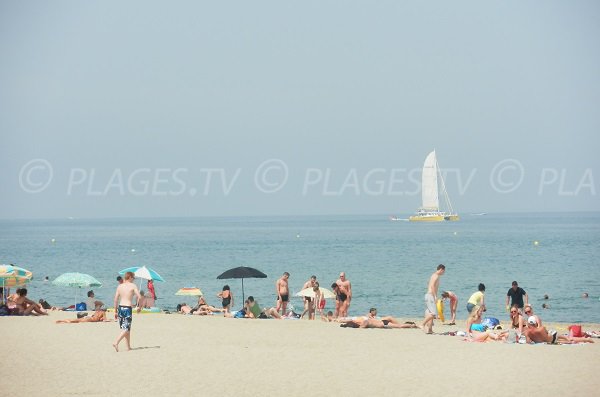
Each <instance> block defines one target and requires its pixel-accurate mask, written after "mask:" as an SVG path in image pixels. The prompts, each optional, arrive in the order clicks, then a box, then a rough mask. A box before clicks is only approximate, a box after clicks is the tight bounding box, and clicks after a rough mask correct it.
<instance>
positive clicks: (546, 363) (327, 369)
mask: <svg viewBox="0 0 600 397" xmlns="http://www.w3.org/2000/svg"><path fill="white" fill-rule="evenodd" d="M74 317H75V315H74V314H73V313H65V312H53V313H51V315H49V316H44V317H3V318H0V324H1V327H2V330H3V335H4V336H3V339H4V343H3V346H4V353H5V354H4V356H5V358H6V360H7V362H6V365H8V366H9V367H10V368H11V371H10V372H11V373H13V374H15V378H14V379H13V381H7V380H6V379H5V380H4V381H2V382H1V384H0V395H2V396H13V395H17V394H19V395H24V396H65V395H90V396H94V395H97V396H108V395H111V396H121V395H142V394H143V395H146V396H159V395H160V396H161V395H184V393H185V394H188V393H194V394H196V395H199V396H216V395H221V396H276V395H284V396H306V395H311V396H325V395H344V396H359V395H361V396H377V395H384V394H386V395H407V396H425V395H436V394H447V395H462V396H477V395H481V394H482V393H483V394H485V395H486V396H496V395H497V396H501V395H503V396H506V395H509V394H511V393H513V392H514V391H515V390H516V389H518V390H519V394H525V395H526V394H529V393H536V394H537V395H539V394H547V395H592V394H594V393H595V392H596V391H597V390H598V388H600V377H598V376H595V375H596V372H597V366H598V364H600V343H595V344H582V345H564V346H550V345H518V344H504V343H497V342H492V343H469V342H464V341H463V340H462V339H463V338H460V337H454V336H446V335H425V334H423V332H422V331H421V330H418V329H400V330H391V329H347V328H340V327H339V324H337V323H325V322H321V321H306V320H296V321H294V320H247V319H227V318H223V317H221V316H209V317H200V316H183V315H179V314H170V315H169V314H140V315H135V316H134V322H133V328H132V348H133V350H132V351H129V352H119V353H116V352H115V351H114V349H113V347H112V346H111V343H112V341H113V340H114V338H115V337H116V335H117V334H118V332H119V329H118V326H117V324H116V323H115V322H107V323H83V324H55V320H57V319H62V318H74ZM405 320H413V321H419V320H420V319H405ZM566 326H567V325H566V324H549V327H550V328H552V327H554V328H556V329H558V330H559V331H560V332H566V331H565V330H566ZM463 328H464V322H459V323H458V324H457V326H443V325H439V324H436V326H435V327H434V331H435V332H437V333H443V332H446V331H452V330H462V329H463ZM584 330H600V325H598V324H584ZM598 341H599V342H600V340H598ZM121 346H122V348H124V345H123V344H122V345H121Z"/></svg>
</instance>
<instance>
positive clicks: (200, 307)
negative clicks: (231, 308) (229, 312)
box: [192, 296, 225, 315]
mask: <svg viewBox="0 0 600 397" xmlns="http://www.w3.org/2000/svg"><path fill="white" fill-rule="evenodd" d="M199 312H203V313H204V314H212V313H215V312H219V313H223V312H225V309H219V308H217V307H214V306H211V305H209V304H208V303H206V300H205V299H204V297H203V296H200V297H199V298H198V304H197V305H196V306H195V307H194V308H193V309H192V314H199V315H201V313H199Z"/></svg>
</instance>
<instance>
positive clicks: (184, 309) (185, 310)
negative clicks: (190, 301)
mask: <svg viewBox="0 0 600 397" xmlns="http://www.w3.org/2000/svg"><path fill="white" fill-rule="evenodd" d="M177 313H181V314H191V313H192V308H191V307H189V306H188V305H187V303H180V304H178V305H177Z"/></svg>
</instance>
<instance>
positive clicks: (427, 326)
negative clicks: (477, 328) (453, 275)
mask: <svg viewBox="0 0 600 397" xmlns="http://www.w3.org/2000/svg"><path fill="white" fill-rule="evenodd" d="M445 271H446V266H444V265H438V267H437V270H436V271H435V273H433V274H432V275H431V277H430V278H429V284H428V285H427V293H426V294H425V306H426V309H425V320H424V321H423V324H422V325H421V328H423V331H425V333H426V334H433V319H434V318H435V317H436V316H437V306H436V304H435V302H437V292H438V287H439V285H440V276H441V275H442V274H444V272H445Z"/></svg>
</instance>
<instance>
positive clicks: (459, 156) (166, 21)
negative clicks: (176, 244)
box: [0, 1, 600, 218]
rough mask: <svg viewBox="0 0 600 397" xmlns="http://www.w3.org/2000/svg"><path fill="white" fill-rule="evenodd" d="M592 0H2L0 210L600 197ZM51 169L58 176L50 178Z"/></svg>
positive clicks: (352, 205)
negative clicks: (429, 172)
mask: <svg viewBox="0 0 600 397" xmlns="http://www.w3.org/2000/svg"><path fill="white" fill-rule="evenodd" d="M598 20H600V3H599V2H597V1H543V2H539V1H497V2H490V1H486V2H482V1H427V2H422V1H412V2H400V1H377V2H366V1H363V2H354V1H335V2H334V1H329V2H328V1H315V2H310V1H302V2H282V1H274V2H248V1H241V2H196V1H193V2H175V3H173V2H153V1H139V2H132V1H129V2H110V1H85V2H83V1H82V2H61V1H53V2H2V3H0V54H1V60H0V169H1V170H2V171H1V174H0V195H1V197H2V201H1V202H2V206H0V218H55V217H59V218H60V217H68V216H72V217H112V216H136V217H137V216H204V215H232V216H234V215H235V216H239V215H288V214H291V215H295V214H300V215H303V214H409V213H412V212H414V211H415V210H416V208H417V207H418V206H419V205H420V200H421V199H420V193H419V184H418V183H417V182H415V180H417V181H418V180H419V178H420V167H421V166H422V163H423V161H424V159H425V157H426V156H427V154H428V153H429V152H430V151H431V150H433V149H434V148H435V149H436V150H437V154H438V160H439V162H440V165H441V167H442V168H443V169H444V170H445V171H446V185H447V187H448V191H449V194H450V197H451V199H452V201H453V204H454V206H455V207H456V209H457V210H458V211H459V213H467V212H482V211H483V212H504V211H570V210H600V205H599V203H600V200H598V195H599V194H600V166H599V165H600V160H599V159H598V158H599V156H598V149H599V148H600V144H599V143H600V137H599V136H600V134H599V133H600V111H599V105H600V73H599V71H600V56H599V55H600V52H599V49H600V46H599V45H598V37H600V24H598ZM50 170H51V171H50Z"/></svg>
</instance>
